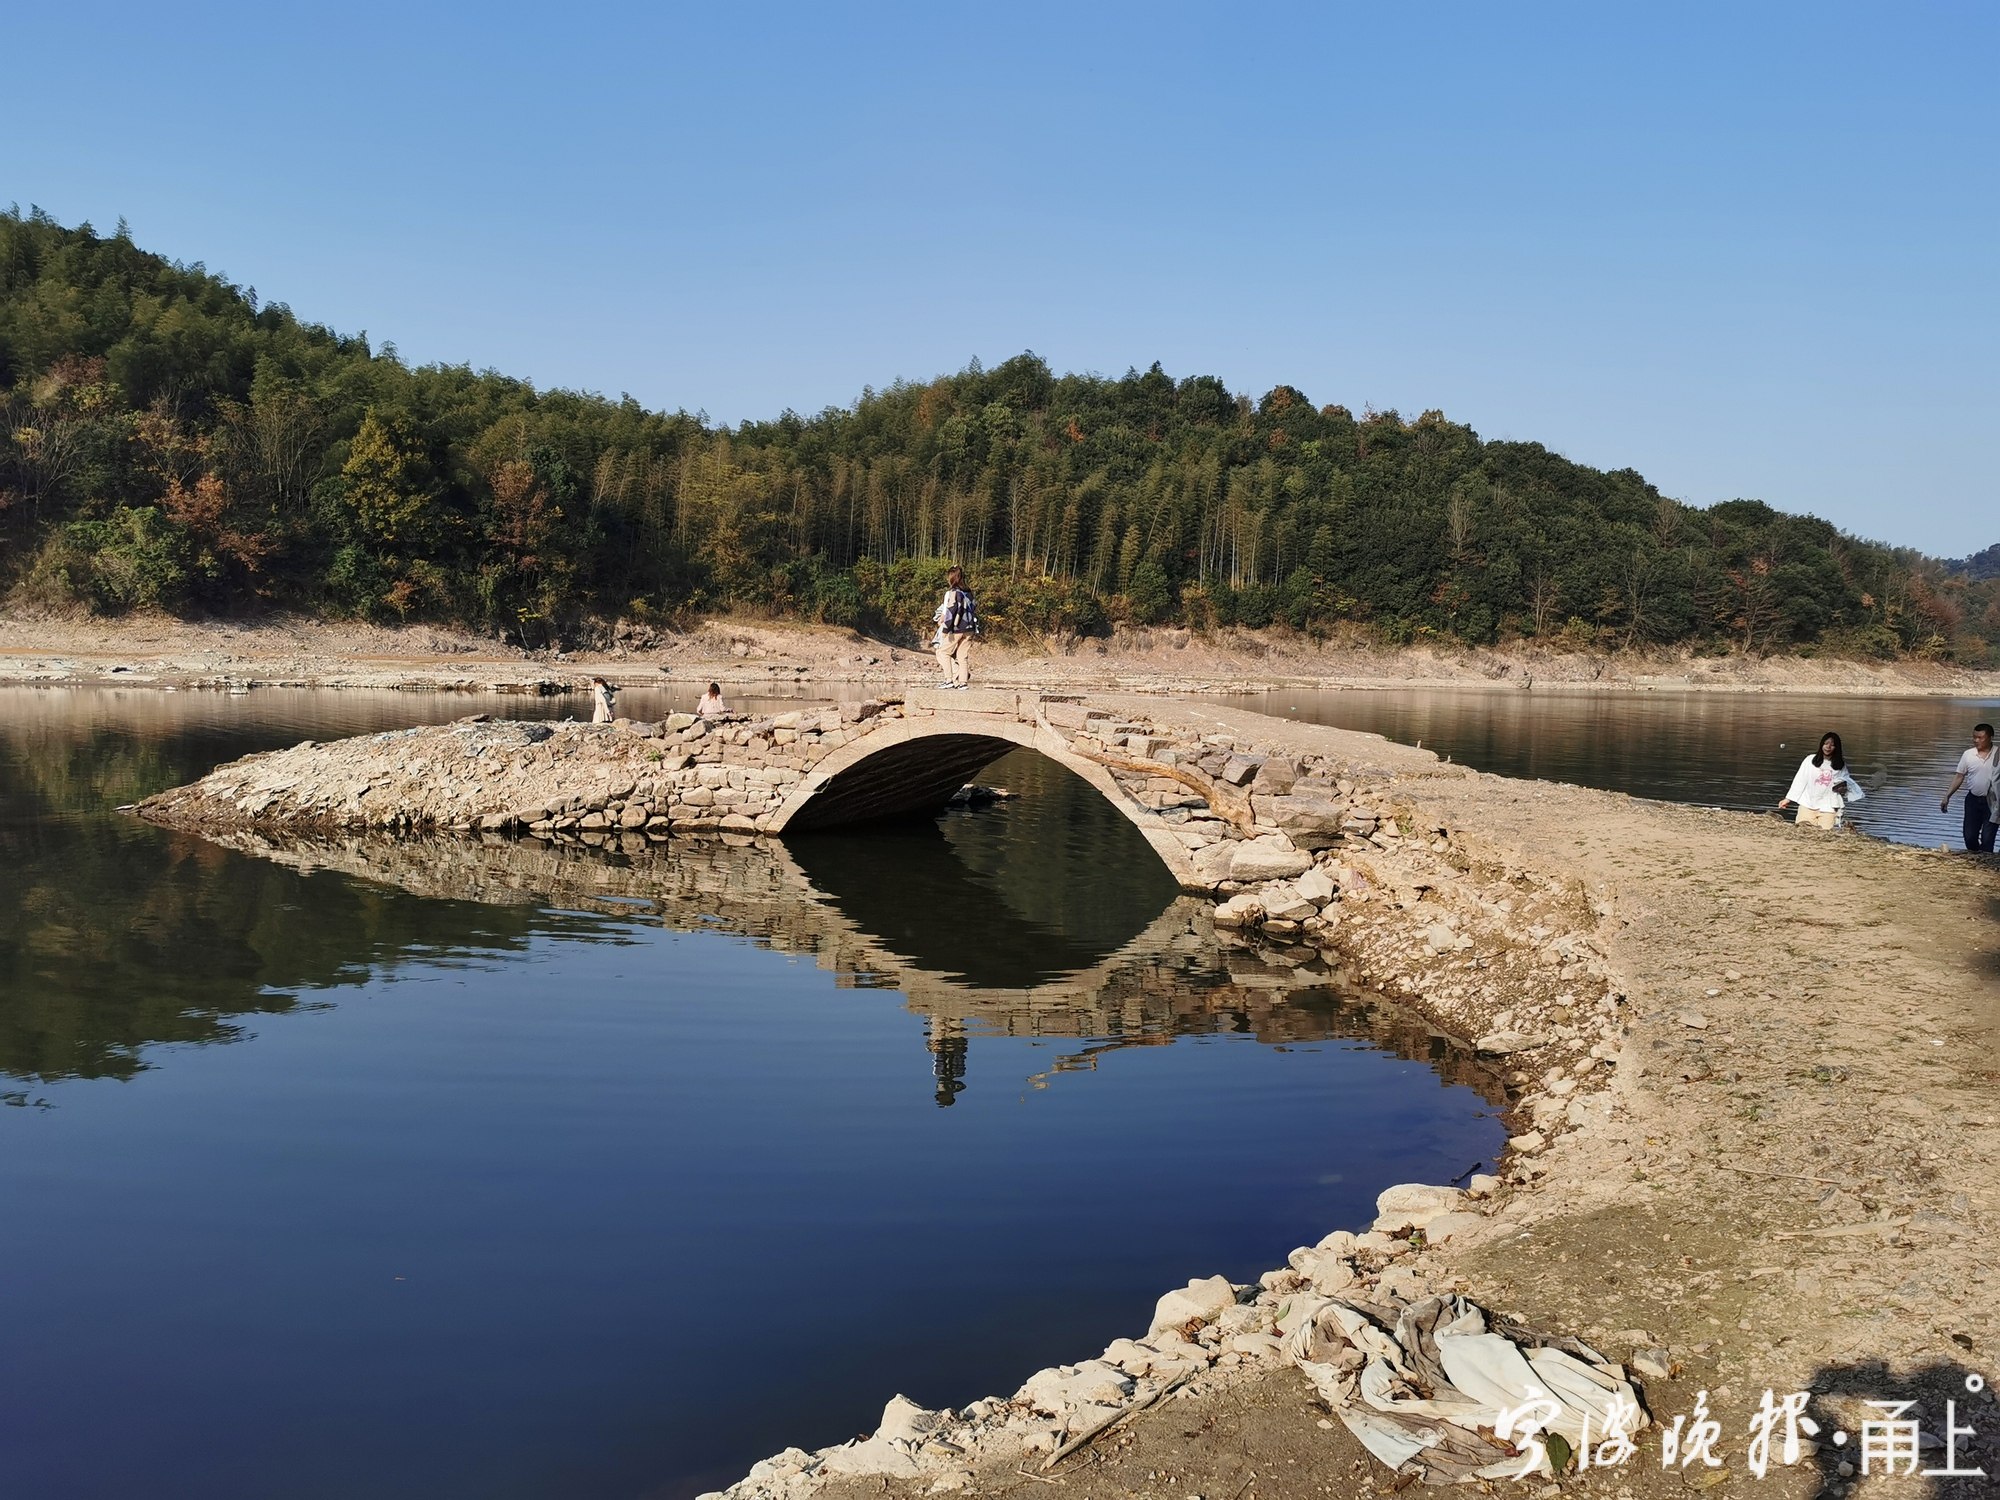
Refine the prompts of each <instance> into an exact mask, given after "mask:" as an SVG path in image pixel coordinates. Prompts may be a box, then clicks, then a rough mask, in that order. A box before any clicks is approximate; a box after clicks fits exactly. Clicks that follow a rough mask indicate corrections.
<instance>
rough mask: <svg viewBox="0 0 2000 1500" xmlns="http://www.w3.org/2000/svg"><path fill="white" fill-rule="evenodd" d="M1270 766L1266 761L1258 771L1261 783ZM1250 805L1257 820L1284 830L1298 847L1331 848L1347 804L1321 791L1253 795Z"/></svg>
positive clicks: (1336, 838) (1338, 835)
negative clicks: (1265, 795)
mask: <svg viewBox="0 0 2000 1500" xmlns="http://www.w3.org/2000/svg"><path fill="white" fill-rule="evenodd" d="M1269 769H1270V767H1269V765H1268V764H1267V765H1266V767H1265V770H1264V772H1260V773H1259V775H1258V778H1257V781H1258V785H1259V786H1260V787H1261V786H1262V785H1263V784H1264V776H1265V775H1266V774H1267V773H1268V772H1269ZM1250 805H1251V808H1252V810H1253V811H1254V812H1255V813H1256V815H1257V818H1258V821H1259V822H1260V823H1269V824H1271V825H1272V826H1273V827H1275V828H1278V829H1281V830H1283V831H1284V832H1285V833H1286V834H1288V835H1290V837H1291V840H1292V842H1293V843H1294V844H1296V845H1297V846H1298V847H1299V848H1301V849H1330V848H1332V847H1333V846H1334V845H1335V844H1337V843H1339V842H1340V828H1341V824H1342V823H1343V822H1344V821H1345V820H1346V817H1347V804H1346V803H1344V802H1342V801H1341V800H1340V799H1339V798H1337V797H1333V796H1329V795H1328V794H1326V793H1324V792H1304V793H1295V794H1293V795H1291V796H1273V797H1261V796H1260V797H1252V798H1251V799H1250Z"/></svg>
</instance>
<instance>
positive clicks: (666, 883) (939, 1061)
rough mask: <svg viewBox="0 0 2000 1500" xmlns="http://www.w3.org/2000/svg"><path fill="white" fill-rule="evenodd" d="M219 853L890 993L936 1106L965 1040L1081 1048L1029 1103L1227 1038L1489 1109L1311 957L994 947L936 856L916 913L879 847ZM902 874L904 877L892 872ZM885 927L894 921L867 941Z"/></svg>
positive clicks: (253, 837)
mask: <svg viewBox="0 0 2000 1500" xmlns="http://www.w3.org/2000/svg"><path fill="white" fill-rule="evenodd" d="M931 833H932V835H933V836H934V837H935V830H934V829H933V830H931ZM218 842H221V843H224V844H227V845H229V846H230V847H232V848H235V849H239V850H241V851H243V852H245V853H249V854H254V855H257V856H260V857H263V858H266V859H270V860H274V861H277V862H279V863H281V864H285V865H288V866H292V867H294V868H297V869H300V870H302V871H313V870H330V871H337V872H340V873H342V874H345V875H349V876H354V877H358V878H360V879H364V880H370V881H379V882H386V883H389V884H392V885H395V886H398V887H400V888H402V889H404V890H407V891H410V892H412V893H413V894H416V895H420V896H426V897H434V898H444V899H453V900H471V901H479V902H485V903H492V904H500V905H521V904H538V905H549V906H555V907H564V908H570V909H574V910H584V911H591V912H596V913H601V914H603V915H606V916H611V917H616V918H619V919H621V920H623V921H630V922H636V921H657V922H658V923H660V924H661V925H663V926H665V927H669V928H673V929H677V930H681V931H720V932H727V933H734V934H738V935H741V936H744V937H748V938H751V939H753V940H754V941H756V942H758V943H760V944H763V945H765V946H768V947H770V948H773V949H776V950H778V951H780V952H786V953H797V954H810V955H811V956H812V957H813V958H814V960H815V961H816V963H817V964H818V966H819V967H820V968H822V969H824V970H828V971H830V972H831V973H833V974H834V975H835V976H836V979H835V982H836V983H837V984H839V985H841V986H843V987H850V988H857V989H860V988H871V989H873V988H879V989H895V990H898V991H900V992H901V993H902V995H903V996H904V998H905V1002H906V1004H907V1006H908V1008H909V1009H910V1010H911V1011H912V1012H913V1013H915V1014H917V1015H919V1016H922V1017H923V1018H924V1019H925V1021H926V1025H927V1034H928V1044H929V1047H930V1050H931V1052H932V1055H933V1073H934V1076H935V1086H936V1091H937V1099H938V1102H939V1103H940V1104H949V1103H950V1102H951V1101H952V1098H953V1097H954V1096H955V1095H956V1094H957V1093H958V1092H960V1091H961V1090H962V1089H963V1088H964V1087H965V1086H966V1075H967V1071H968V1067H967V1065H968V1055H969V1050H970V1043H971V1041H972V1040H974V1039H976V1038H978V1037H980V1036H982V1035H985V1036H1014V1037H1036V1038H1049V1039H1058V1040H1074V1041H1076V1042H1078V1043H1080V1044H1082V1045H1079V1046H1078V1047H1076V1048H1075V1049H1074V1050H1071V1051H1067V1052H1064V1053H1062V1054H1060V1055H1059V1056H1058V1057H1057V1059H1056V1061H1055V1062H1054V1063H1053V1064H1052V1065H1051V1066H1050V1067H1049V1068H1048V1069H1047V1070H1046V1071H1045V1072H1044V1073H1042V1074H1040V1075H1037V1076H1036V1077H1035V1078H1032V1079H1030V1080H1028V1081H1029V1082H1030V1084H1031V1085H1032V1086H1036V1087H1043V1086H1046V1085H1047V1084H1048V1083H1049V1082H1050V1081H1051V1079H1052V1078H1054V1077H1057V1076H1060V1075H1063V1074H1066V1073H1073V1072H1079V1071H1087V1070H1089V1069H1092V1068H1094V1067H1095V1066H1096V1064H1097V1061H1098V1059H1099V1058H1101V1057H1103V1056H1105V1055H1106V1054H1107V1053H1111V1052H1115V1051H1118V1050H1120V1049H1124V1048H1129V1047H1141V1046H1159V1045H1164V1044H1166V1043H1169V1042H1171V1041H1172V1040H1173V1039H1174V1038H1176V1037H1180V1036H1187V1035H1197V1034H1208V1035H1219V1034H1225V1033H1232V1034H1241V1035H1247V1036H1252V1037H1255V1038H1256V1039H1257V1040H1259V1041H1261V1042H1265V1043H1270V1044H1274V1045H1285V1044H1293V1043H1307V1042H1325V1041H1342V1040H1347V1041H1353V1042H1357V1043H1366V1044H1371V1045H1375V1046H1379V1047H1382V1048H1384V1049H1386V1050H1389V1051H1392V1052H1394V1053H1396V1054H1397V1055H1399V1056H1402V1057H1406V1058H1412V1059H1416V1060H1421V1061H1424V1062H1426V1063H1428V1064H1430V1065H1431V1066H1432V1067H1433V1068H1435V1070H1436V1071H1437V1073H1438V1075H1439V1077H1440V1080H1441V1081H1442V1082H1445V1083H1453V1084H1466V1085H1468V1086H1471V1087H1473V1088H1474V1089H1476V1090H1477V1091H1478V1092H1479V1093H1481V1095H1482V1096H1483V1097H1485V1098H1486V1099H1487V1100H1488V1101H1489V1102H1495V1103H1497V1102H1499V1101H1500V1099H1501V1097H1502V1096H1501V1093H1500V1091H1499V1086H1498V1079H1497V1078H1496V1077H1495V1076H1494V1075H1493V1074H1492V1073H1491V1072H1489V1071H1488V1070H1487V1069H1485V1068H1483V1067H1481V1066H1479V1065H1477V1064H1476V1063H1474V1061H1473V1060H1472V1059H1471V1058H1470V1057H1469V1056H1468V1055H1466V1054H1465V1053H1464V1052H1462V1051H1461V1050H1459V1049H1458V1048H1457V1047H1456V1046H1455V1045H1454V1044H1452V1043H1451V1042H1449V1041H1448V1040H1447V1039H1446V1038H1445V1037H1443V1036H1442V1035H1441V1034H1439V1033H1438V1032H1436V1031H1435V1030H1434V1029H1433V1028H1431V1027H1430V1026H1428V1025H1427V1024H1426V1023H1424V1022H1423V1021H1422V1020H1420V1019H1418V1018H1417V1017H1416V1016H1415V1015H1413V1014H1412V1013H1410V1012H1408V1011H1405V1010H1402V1009H1401V1008H1399V1007H1397V1006H1395V1005H1393V1004H1391V1003H1390V1002H1388V1001H1386V1000H1384V999H1383V998H1382V997H1380V996H1379V995H1375V994H1372V993H1370V992H1368V991H1365V990H1363V989H1361V988H1360V987H1359V986H1357V985H1355V984H1354V983H1352V982H1351V981H1350V980H1349V979H1348V978H1347V977H1346V976H1345V975H1344V974H1343V973H1342V972H1341V971H1339V970H1338V969H1335V968H1330V967H1329V966H1328V965H1327V964H1326V963H1325V962H1324V961H1323V960H1321V959H1320V958H1319V957H1318V956H1317V955H1313V954H1311V953H1310V952H1309V950H1305V949H1278V948H1265V949H1259V948H1257V947H1254V946H1243V945H1242V944H1241V941H1240V939H1239V940H1236V942H1235V944H1234V945H1232V946H1225V945H1223V944H1221V943H1218V941H1217V939H1216V936H1215V933H1214V930H1213V927H1212V925H1211V923H1210V921H1209V910H1210V908H1209V906H1208V904H1207V903H1205V902H1203V901H1200V900H1196V899H1190V898H1186V897H1176V898H1174V899H1173V900H1172V901H1170V902H1169V903H1168V904H1167V906H1166V908H1165V909H1164V910H1162V911H1160V912H1159V914H1158V915H1157V916H1155V917H1153V918H1152V919H1151V920H1150V921H1149V922H1147V923H1145V925H1144V926H1143V927H1141V928H1140V930H1138V931H1137V932H1136V933H1133V934H1132V935H1131V936H1129V937H1127V938H1125V940H1124V941H1122V942H1119V943H1117V944H1116V945H1115V946H1113V945H1112V944H1111V943H1109V942H1108V941H1106V940H1105V939H1104V937H1103V935H1102V934H1100V935H1099V936H1098V941H1097V943H1096V944H1095V946H1096V948H1098V949H1102V950H1105V951H1096V952H1093V951H1092V946H1091V945H1090V944H1087V943H1081V944H1072V945H1071V946H1070V947H1068V948H1067V949H1064V948H1063V947H1061V946H1060V945H1055V946H1051V944H1050V942H1049V941H1047V938H1046V934H1043V933H1040V932H1028V931H1020V932H1017V931H1010V930H1009V924H1008V922H1007V920H1006V919H1005V917H1004V914H996V913H995V912H994V910H993V905H992V903H991V901H990V899H989V898H988V897H987V896H986V895H984V894H982V893H981V892H980V890H979V889H978V883H977V880H976V877H975V876H973V875H971V874H969V873H968V872H967V871H966V870H965V869H964V868H963V867H962V866H959V865H956V864H951V869H950V870H947V869H946V864H948V863H951V862H950V856H949V853H948V851H947V852H946V854H945V858H944V859H943V860H941V861H936V862H935V863H936V867H935V868H930V869H925V870H923V871H922V872H921V874H922V878H923V881H924V884H923V886H922V888H921V891H922V899H920V900H919V899H911V895H910V889H909V887H907V886H905V885H903V884H901V883H900V882H899V881H898V879H897V878H895V877H890V878H888V879H885V877H884V876H883V874H882V873H881V872H882V870H883V869H884V868H885V867H884V866H883V864H882V863H880V861H879V855H880V852H881V850H880V845H879V843H878V844H876V845H874V846H873V847H874V848H875V850H876V852H877V855H878V859H877V861H876V862H875V863H874V873H873V876H872V880H871V879H860V878H850V877H859V876H860V875H861V873H862V871H861V867H859V866H852V867H849V866H844V865H843V862H842V859H841V858H840V857H839V851H838V850H833V851H829V850H827V849H823V848H817V849H816V848H815V847H813V846H812V844H811V843H809V842H807V843H801V844H798V845H794V846H790V847H788V846H787V845H785V844H782V843H780V842H778V841H776V840H771V839H761V838H759V839H752V838H749V837H746V836H739V837H736V838H732V839H729V840H728V841H726V842H725V841H722V840H701V839H685V838H684V839H676V840H674V841H672V843H671V844H668V845H664V846H662V845H659V844H652V843H648V842H647V841H646V840H645V839H643V838H639V837H629V838H627V839H625V840H623V841H622V842H621V844H619V845H616V846H609V847H606V848H602V849H597V848H591V847H589V846H585V845H575V844H571V845H548V844H543V843H541V842H539V841H535V840H511V839H503V838H499V837H494V836H488V837H485V838H481V839H476V840H468V839H455V840H398V839H393V838H388V837H382V836H374V835H358V834H357V835H343V836H333V837H323V838H280V837H273V836H270V835H266V834H262V833H257V832H248V831H245V832H237V833H232V834H224V835H221V836H219V838H218ZM935 842H936V843H937V844H939V845H940V846H941V845H942V842H943V841H942V839H935ZM801 855H803V856H804V859H803V860H802V859H801V858H800V856H801ZM888 868H891V869H896V868H898V867H897V866H894V865H891V866H889V867H888ZM901 869H902V870H903V871H904V872H905V874H906V875H907V872H908V869H909V866H908V862H907V860H906V861H905V862H904V864H903V865H902V866H901ZM816 877H817V878H816ZM870 893H873V897H872V899H871V894H870ZM974 901H979V902H981V903H983V905H982V912H983V913H984V916H985V919H986V923H987V937H986V938H985V939H984V940H981V939H980V938H979V937H978V935H977V928H976V927H975V926H974V925H972V924H969V923H968V922H967V920H966V910H967V907H968V905H969V904H970V903H972V902H974ZM884 912H893V913H894V914H895V920H894V921H893V922H880V923H879V925H878V922H879V919H880V917H881V916H882V914H883V913H884ZM995 923H997V924H998V925H997V927H995V926H994V925H993V924H995ZM885 928H886V930H884V929H885Z"/></svg>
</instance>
